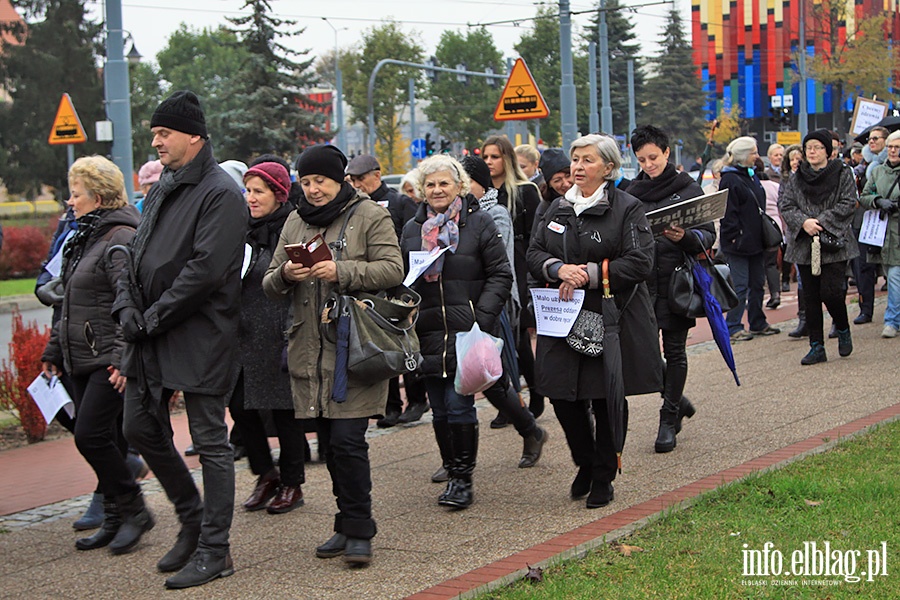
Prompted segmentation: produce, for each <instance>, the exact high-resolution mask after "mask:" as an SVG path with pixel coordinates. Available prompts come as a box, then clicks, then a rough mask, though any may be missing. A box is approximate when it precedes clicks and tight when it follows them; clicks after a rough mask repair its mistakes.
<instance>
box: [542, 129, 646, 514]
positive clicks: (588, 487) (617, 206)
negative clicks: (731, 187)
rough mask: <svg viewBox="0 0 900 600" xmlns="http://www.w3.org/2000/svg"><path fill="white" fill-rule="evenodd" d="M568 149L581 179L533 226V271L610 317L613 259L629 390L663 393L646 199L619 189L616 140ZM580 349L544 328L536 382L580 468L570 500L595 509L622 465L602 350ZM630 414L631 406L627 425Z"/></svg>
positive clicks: (587, 141)
mask: <svg viewBox="0 0 900 600" xmlns="http://www.w3.org/2000/svg"><path fill="white" fill-rule="evenodd" d="M569 152H570V156H571V159H572V164H571V169H572V176H573V179H574V182H575V184H574V185H573V186H572V188H571V189H569V191H568V192H566V195H565V197H563V198H557V199H556V200H554V201H553V203H552V204H551V205H550V207H549V208H548V209H547V211H546V212H545V213H544V215H543V217H542V218H541V220H540V222H539V223H537V225H536V226H535V228H534V233H533V236H532V242H531V246H530V247H529V248H528V270H529V272H530V273H531V275H532V276H533V277H534V278H535V279H536V280H537V281H538V285H541V286H543V285H545V284H546V285H547V286H549V287H553V288H558V289H559V298H560V299H561V300H563V301H568V300H571V299H572V298H573V296H574V293H575V290H577V289H581V290H584V303H583V305H582V308H581V310H582V311H585V310H587V311H593V312H594V313H600V314H601V315H602V313H603V305H602V294H603V291H602V290H603V284H602V282H601V272H602V264H603V263H604V261H605V260H608V261H609V263H608V266H609V273H608V278H609V285H610V288H611V290H612V293H613V295H614V296H615V298H616V304H617V305H618V307H619V312H620V313H621V316H620V318H619V325H620V327H621V335H620V340H621V352H622V378H623V382H624V386H625V394H626V395H633V394H649V393H652V392H657V393H658V392H660V391H662V388H663V381H662V380H663V374H662V373H663V368H662V359H661V357H660V354H659V337H658V335H659V334H658V332H657V326H656V317H655V315H654V312H653V304H652V303H651V301H650V293H649V291H648V289H647V283H646V280H647V279H648V278H649V277H650V275H651V273H652V270H653V257H654V242H653V234H652V232H651V231H650V225H649V224H648V223H647V217H646V216H645V214H644V206H643V203H642V202H641V201H640V200H638V199H637V198H635V197H634V196H632V195H630V194H628V193H627V192H624V191H622V190H621V189H618V188H616V185H615V182H616V179H617V178H618V176H619V169H620V167H621V166H622V157H621V155H620V154H619V147H618V144H617V143H616V141H615V140H614V139H612V138H609V137H606V136H602V135H597V134H592V135H586V136H583V137H581V138H578V139H577V140H575V141H574V142H572V146H571V148H570V151H569ZM605 277H606V274H604V278H605ZM585 314H587V313H585ZM576 348H577V345H575V347H573V346H570V345H569V344H568V342H567V339H566V338H565V337H550V336H546V335H538V339H537V356H536V360H535V380H536V381H535V384H536V386H537V390H538V392H539V393H541V394H545V395H546V396H548V397H549V398H550V403H551V404H552V405H553V410H554V412H555V413H556V417H557V418H558V419H559V423H560V425H562V428H563V431H564V432H565V434H566V441H567V442H568V444H569V449H570V450H571V452H572V460H573V461H574V462H575V464H576V465H577V466H578V474H577V475H576V477H575V480H574V481H573V482H572V486H571V489H570V492H569V495H570V497H571V498H572V499H573V500H577V499H579V498H583V497H585V496H587V501H586V506H587V508H600V507H601V506H606V505H607V504H609V503H610V502H612V500H613V486H612V482H613V480H614V479H615V477H616V472H617V471H618V460H617V457H616V450H615V447H614V446H613V440H612V435H611V431H610V423H609V419H608V417H607V406H606V385H605V382H604V379H605V373H606V372H605V369H604V367H603V357H602V355H599V356H591V355H589V354H584V353H582V352H581V350H579V349H576ZM594 420H596V424H595V423H594ZM627 420H628V411H627V403H626V410H625V425H626V428H627Z"/></svg>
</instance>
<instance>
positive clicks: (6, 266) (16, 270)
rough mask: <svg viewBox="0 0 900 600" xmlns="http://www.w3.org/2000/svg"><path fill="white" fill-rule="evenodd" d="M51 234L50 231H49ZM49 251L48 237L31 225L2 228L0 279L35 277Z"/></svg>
mask: <svg viewBox="0 0 900 600" xmlns="http://www.w3.org/2000/svg"><path fill="white" fill-rule="evenodd" d="M51 235H52V232H51ZM49 251H50V238H49V237H48V236H47V234H46V233H45V232H43V231H41V229H39V228H37V227H33V226H30V225H29V226H26V227H9V228H5V229H4V230H3V251H2V252H0V279H9V278H12V277H35V276H36V275H37V274H38V273H40V270H41V263H42V262H43V261H44V259H45V258H47V252H49Z"/></svg>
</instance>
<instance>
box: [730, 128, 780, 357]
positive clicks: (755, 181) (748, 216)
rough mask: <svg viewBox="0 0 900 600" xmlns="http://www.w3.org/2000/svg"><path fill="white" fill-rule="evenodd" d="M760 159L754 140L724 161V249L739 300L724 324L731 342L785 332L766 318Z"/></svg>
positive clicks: (740, 142) (735, 145)
mask: <svg viewBox="0 0 900 600" xmlns="http://www.w3.org/2000/svg"><path fill="white" fill-rule="evenodd" d="M757 158H759V150H758V149H757V146H756V140H755V139H753V138H752V137H750V136H743V137H739V138H737V139H735V140H733V141H732V142H731V143H730V144H728V148H726V150H725V156H723V157H722V164H724V165H725V166H724V167H723V168H722V180H721V182H720V183H719V190H729V191H728V204H727V205H726V207H725V216H724V217H722V221H721V223H720V230H719V246H720V247H721V249H722V251H723V252H724V253H725V257H726V258H727V260H728V264H729V265H730V266H731V276H732V278H733V279H734V288H735V291H736V292H737V295H738V303H737V306H735V307H734V308H733V309H731V310H730V311H728V314H727V316H726V318H725V321H726V322H727V323H728V333H729V334H730V335H731V341H732V342H740V341H744V340H752V339H753V338H754V337H755V336H765V335H774V334H776V333H781V330H780V329H778V328H776V327H772V326H771V325H769V323H768V322H767V321H766V315H765V313H764V312H763V296H764V295H765V290H764V286H765V282H766V264H765V256H766V254H765V251H766V248H765V244H764V243H763V232H762V227H763V223H762V214H761V211H763V210H765V208H766V191H765V190H764V189H763V187H762V184H761V183H760V182H759V178H758V177H757V176H756V172H755V170H754V168H753V165H754V163H755V162H756V159H757ZM745 308H746V309H747V318H748V319H749V322H750V331H746V330H745V329H744V325H743V323H742V322H741V319H743V317H744V309H745Z"/></svg>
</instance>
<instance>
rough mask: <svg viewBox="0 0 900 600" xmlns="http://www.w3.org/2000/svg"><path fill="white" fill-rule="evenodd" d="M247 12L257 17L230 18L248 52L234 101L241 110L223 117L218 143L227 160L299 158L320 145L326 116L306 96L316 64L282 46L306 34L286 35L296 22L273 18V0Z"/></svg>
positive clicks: (253, 0) (252, 0)
mask: <svg viewBox="0 0 900 600" xmlns="http://www.w3.org/2000/svg"><path fill="white" fill-rule="evenodd" d="M241 8H242V9H246V8H250V9H251V10H252V11H253V12H252V13H251V14H249V15H247V16H243V17H228V18H227V20H228V21H229V22H230V23H232V24H233V25H235V26H236V28H235V29H234V30H232V31H233V32H234V33H235V34H236V35H237V36H238V39H239V45H240V46H241V47H242V48H243V49H244V50H245V51H246V52H247V53H248V57H247V59H246V60H245V62H244V65H243V67H242V69H241V72H240V75H239V77H238V78H237V80H236V81H234V82H233V88H232V90H233V92H232V96H233V100H234V101H235V102H234V104H235V106H237V108H234V109H232V110H230V111H228V112H226V113H225V114H224V115H223V119H222V130H221V131H220V132H219V136H220V138H219V139H220V141H218V142H217V141H215V140H214V144H216V146H217V150H216V152H217V155H219V156H220V157H221V159H229V158H236V159H239V160H244V161H248V160H250V159H252V158H253V157H255V156H258V155H260V154H265V153H269V152H272V153H275V154H279V155H284V156H291V155H293V154H296V152H297V150H298V149H299V148H303V147H306V146H309V145H312V144H315V143H317V142H318V141H319V138H320V135H319V130H320V129H321V128H320V127H319V126H320V125H321V124H322V123H323V122H324V115H323V114H319V113H316V112H314V111H313V110H310V109H311V108H315V107H317V106H318V104H317V103H316V102H314V101H312V100H311V99H310V98H309V97H308V96H306V95H305V93H304V92H303V88H304V87H306V86H308V85H309V84H310V82H311V75H310V70H309V68H310V66H311V65H312V63H313V59H303V60H301V61H300V62H297V61H294V60H293V59H292V57H295V56H297V57H305V56H306V53H305V52H296V51H294V50H291V49H290V48H288V47H286V46H285V45H283V44H280V43H278V42H277V40H278V39H279V38H281V37H284V36H296V35H301V34H302V33H303V29H300V30H297V31H292V32H286V31H284V29H285V28H287V27H293V26H295V25H296V21H290V20H286V19H278V18H275V17H273V16H271V14H270V13H271V12H272V9H271V7H270V6H269V1H268V0H247V1H246V2H245V4H244V6H243V7H241Z"/></svg>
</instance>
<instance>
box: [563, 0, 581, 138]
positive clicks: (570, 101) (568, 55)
mask: <svg viewBox="0 0 900 600" xmlns="http://www.w3.org/2000/svg"><path fill="white" fill-rule="evenodd" d="M559 57H560V65H561V70H562V84H561V85H560V86H559V114H560V129H561V130H562V138H563V139H562V142H563V148H564V149H566V150H568V148H569V146H570V145H571V144H572V142H574V141H575V137H576V135H577V132H578V122H577V120H578V116H577V112H576V106H575V77H574V74H573V72H572V15H571V13H570V12H569V1H568V0H560V2H559Z"/></svg>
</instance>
